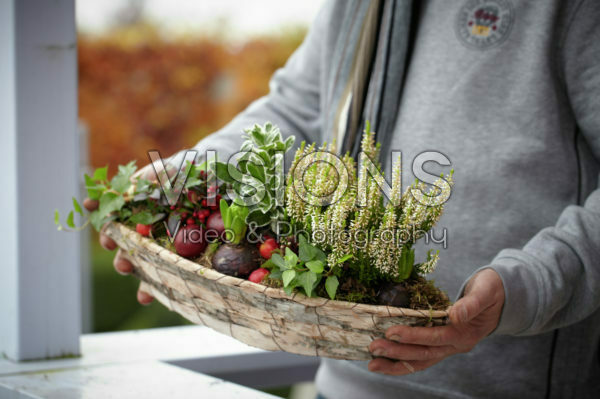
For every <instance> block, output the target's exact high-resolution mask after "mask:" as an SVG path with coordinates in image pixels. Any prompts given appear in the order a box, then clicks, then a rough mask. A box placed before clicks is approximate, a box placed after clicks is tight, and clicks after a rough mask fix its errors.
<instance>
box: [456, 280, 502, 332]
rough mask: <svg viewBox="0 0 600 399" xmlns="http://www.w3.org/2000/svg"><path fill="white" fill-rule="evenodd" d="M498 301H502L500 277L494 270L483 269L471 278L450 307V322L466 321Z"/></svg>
mask: <svg viewBox="0 0 600 399" xmlns="http://www.w3.org/2000/svg"><path fill="white" fill-rule="evenodd" d="M499 301H501V302H504V287H503V285H502V279H501V278H500V276H498V274H497V273H496V272H495V271H494V270H492V269H484V270H482V271H481V272H479V273H477V274H476V275H475V276H473V278H471V281H469V283H468V284H467V288H466V289H465V295H464V296H463V297H462V298H461V299H459V300H458V301H456V303H455V304H454V305H453V306H452V307H451V308H450V322H451V323H453V324H460V323H462V324H465V323H468V322H470V321H471V320H473V319H474V318H475V317H477V316H479V315H480V314H481V313H482V312H484V311H486V310H487V309H489V308H490V307H492V306H494V305H495V304H497V303H498V302H499Z"/></svg>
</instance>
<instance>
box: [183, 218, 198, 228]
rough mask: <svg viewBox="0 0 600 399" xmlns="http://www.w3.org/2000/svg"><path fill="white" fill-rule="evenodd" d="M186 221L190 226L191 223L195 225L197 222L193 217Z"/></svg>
mask: <svg viewBox="0 0 600 399" xmlns="http://www.w3.org/2000/svg"><path fill="white" fill-rule="evenodd" d="M185 223H186V224H187V225H188V226H189V225H193V224H196V222H195V221H194V219H193V218H188V220H186V221H185Z"/></svg>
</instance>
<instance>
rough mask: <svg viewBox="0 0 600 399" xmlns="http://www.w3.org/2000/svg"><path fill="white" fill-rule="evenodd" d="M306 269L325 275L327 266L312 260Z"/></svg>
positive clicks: (307, 263)
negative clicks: (324, 270)
mask: <svg viewBox="0 0 600 399" xmlns="http://www.w3.org/2000/svg"><path fill="white" fill-rule="evenodd" d="M306 267H308V269H309V270H310V271H311V272H313V273H316V274H319V273H323V269H324V268H325V265H324V264H323V262H321V261H320V260H311V261H309V262H306Z"/></svg>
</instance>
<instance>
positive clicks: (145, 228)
mask: <svg viewBox="0 0 600 399" xmlns="http://www.w3.org/2000/svg"><path fill="white" fill-rule="evenodd" d="M151 230H152V225H151V224H141V223H138V224H137V225H136V226H135V231H137V232H138V233H140V234H141V235H143V236H144V237H148V236H150V231H151Z"/></svg>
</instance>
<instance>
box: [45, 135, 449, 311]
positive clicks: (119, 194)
mask: <svg viewBox="0 0 600 399" xmlns="http://www.w3.org/2000/svg"><path fill="white" fill-rule="evenodd" d="M244 139H245V140H244V142H243V144H242V146H241V156H240V157H239V158H238V159H237V162H236V163H235V164H233V163H222V162H217V161H214V160H209V161H206V162H203V163H201V164H196V163H194V162H188V163H186V164H185V165H183V166H182V167H181V169H180V170H179V171H178V172H179V174H183V176H184V178H185V183H184V184H183V185H182V186H181V193H180V195H179V196H178V197H177V198H176V200H175V201H171V202H169V200H168V198H167V196H166V195H165V194H164V187H163V186H161V183H160V181H161V179H158V178H157V179H144V178H142V177H137V175H136V171H137V169H136V166H135V164H134V163H129V164H127V165H124V166H120V167H119V170H118V173H117V174H116V175H115V176H114V177H112V178H111V179H109V178H108V176H107V168H99V169H97V170H96V171H95V172H94V173H93V175H92V176H87V175H86V176H85V181H86V188H87V191H88V197H89V198H90V199H91V200H93V201H98V208H97V210H95V211H93V212H91V213H90V214H89V215H85V214H84V211H83V209H82V207H81V206H80V204H79V202H78V201H77V200H76V199H75V198H73V208H74V209H73V211H71V212H70V213H69V214H68V215H67V218H66V226H63V225H62V224H61V222H60V215H59V214H58V212H57V213H56V214H55V223H56V224H57V226H58V228H59V229H67V230H68V229H71V230H77V229H81V228H84V227H85V226H86V225H87V224H92V226H93V227H94V228H96V229H97V230H100V229H101V228H102V226H103V225H105V224H107V223H110V222H113V223H120V224H122V225H125V226H128V227H129V228H130V229H131V230H135V231H136V232H137V233H138V234H140V235H141V236H144V237H148V238H150V239H153V240H154V242H156V243H157V244H159V245H161V246H162V247H164V248H167V249H168V250H170V251H173V252H175V253H177V254H178V255H180V256H181V257H183V258H186V259H189V260H191V261H193V262H196V263H197V264H199V265H202V266H203V267H205V268H211V269H213V270H215V271H216V272H219V273H221V274H223V275H228V276H232V277H236V278H240V279H248V280H249V281H251V282H253V283H256V284H261V285H263V286H266V287H270V288H273V289H280V288H281V289H282V290H283V291H284V293H285V294H286V295H288V296H290V298H291V297H294V296H295V295H296V294H303V295H305V296H306V297H312V298H319V297H321V298H328V299H335V300H342V301H348V302H354V303H363V304H381V305H387V306H396V307H402V308H413V309H425V310H440V309H445V308H446V307H447V306H448V305H449V302H448V299H447V297H446V295H445V294H444V293H442V292H441V291H440V290H438V289H437V288H436V287H435V286H434V285H433V283H432V282H430V281H427V280H426V279H425V278H424V276H425V275H427V274H428V273H430V272H432V271H433V270H434V268H435V266H436V263H437V261H438V258H439V253H438V252H434V251H429V252H428V253H427V255H426V256H425V258H424V259H421V260H417V259H416V257H415V251H414V244H415V243H416V242H417V241H418V240H419V239H421V238H422V237H423V236H424V235H425V234H426V233H427V232H428V231H429V230H430V229H431V228H432V227H433V226H434V225H435V223H436V222H437V221H438V220H439V218H440V215H441V214H442V211H443V201H440V198H447V197H448V196H449V190H450V188H451V186H452V175H451V174H450V175H449V176H442V177H440V179H439V181H438V182H436V183H435V184H434V185H433V186H432V187H431V188H430V189H429V190H427V189H426V187H425V185H424V184H423V183H420V182H416V183H415V184H413V185H412V186H410V187H408V188H407V189H406V190H405V191H404V192H402V191H401V178H400V174H401V170H400V163H399V162H396V164H395V166H394V168H393V176H392V185H391V189H390V190H388V192H387V194H388V195H387V196H386V195H384V194H386V192H385V190H384V189H383V188H384V187H385V184H386V183H385V179H384V176H383V172H382V170H381V169H382V168H381V164H380V163H379V161H378V159H379V152H380V147H379V144H377V143H376V142H375V136H374V133H372V132H371V131H370V129H369V127H368V126H367V128H366V130H365V134H364V136H363V140H362V152H361V157H360V159H359V161H360V162H359V163H358V164H357V162H355V160H354V159H353V158H351V157H350V156H349V155H344V156H341V157H339V156H337V155H335V154H334V151H333V148H334V147H333V146H332V145H327V144H323V145H321V146H317V145H316V144H314V143H313V144H310V145H307V144H305V143H302V144H301V146H300V148H299V149H298V150H297V151H296V154H295V156H294V159H293V162H292V166H291V168H290V170H289V172H288V174H287V176H285V175H284V169H283V168H284V156H285V154H286V153H287V152H289V151H290V149H291V148H292V146H293V144H294V137H293V136H291V137H288V138H287V139H284V138H283V137H282V134H281V132H280V131H279V129H278V128H277V127H276V126H274V125H272V124H270V123H266V124H265V125H263V126H260V125H255V126H253V127H252V128H250V129H247V130H246V131H245V135H244ZM161 173H165V174H166V173H167V172H166V171H164V170H163V171H161ZM171 174H173V173H171ZM177 176H179V175H177ZM158 177H160V176H158ZM167 178H168V177H167ZM175 178H176V176H171V181H174V179H175ZM177 178H179V177H177ZM175 186H177V184H175ZM75 214H80V215H81V218H82V219H85V221H84V223H83V224H81V225H80V226H79V227H77V226H76V225H75V221H74V219H75Z"/></svg>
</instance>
